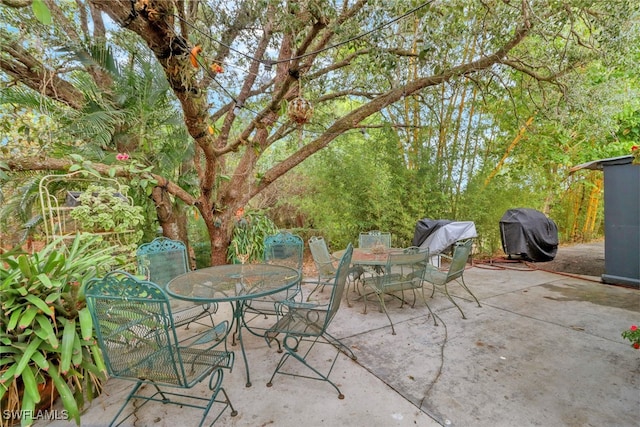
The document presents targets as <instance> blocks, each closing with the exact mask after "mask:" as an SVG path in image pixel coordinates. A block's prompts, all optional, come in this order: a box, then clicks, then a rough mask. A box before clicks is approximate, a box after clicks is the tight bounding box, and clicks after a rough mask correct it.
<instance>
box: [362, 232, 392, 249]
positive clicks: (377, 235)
mask: <svg viewBox="0 0 640 427" xmlns="http://www.w3.org/2000/svg"><path fill="white" fill-rule="evenodd" d="M358 246H359V247H361V248H364V249H368V248H372V247H374V246H384V247H385V248H390V247H391V233H383V232H381V231H378V230H371V231H367V232H365V233H360V237H359V238H358Z"/></svg>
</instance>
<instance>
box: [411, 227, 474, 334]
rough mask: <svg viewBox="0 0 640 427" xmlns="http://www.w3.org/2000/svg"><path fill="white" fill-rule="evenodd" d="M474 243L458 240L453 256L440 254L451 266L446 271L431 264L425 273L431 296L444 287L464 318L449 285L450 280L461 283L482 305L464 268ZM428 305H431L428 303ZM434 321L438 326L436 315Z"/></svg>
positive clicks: (444, 290) (445, 292) (469, 240)
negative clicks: (468, 282)
mask: <svg viewBox="0 0 640 427" xmlns="http://www.w3.org/2000/svg"><path fill="white" fill-rule="evenodd" d="M472 243H473V242H472V240H471V239H468V240H464V241H459V242H456V243H455V244H454V245H453V256H452V257H448V256H446V255H440V256H441V257H442V259H443V260H448V261H449V262H450V264H449V268H448V269H447V270H446V271H441V270H439V269H438V268H436V267H434V266H433V265H431V264H429V265H427V269H426V271H425V275H424V280H425V282H429V283H431V285H432V289H431V298H433V295H434V293H435V291H436V288H440V289H442V290H443V292H444V294H445V295H446V296H447V298H449V301H451V302H452V303H453V305H455V306H456V307H457V308H458V310H459V311H460V314H462V318H463V319H466V317H465V315H464V312H463V311H462V308H460V306H459V305H458V304H457V303H456V302H455V300H454V299H453V298H452V297H451V294H450V293H449V289H448V286H447V285H448V283H449V282H452V281H456V282H457V283H458V284H460V286H462V288H463V289H464V290H465V291H467V292H468V293H469V295H471V296H472V297H473V299H474V300H475V301H476V303H477V304H478V307H481V305H480V302H479V301H478V298H476V296H475V295H474V294H473V292H471V290H470V289H469V287H468V286H467V284H466V283H465V282H464V270H465V267H466V264H467V261H468V259H469V255H470V254H471V246H472ZM427 307H429V306H428V305H427ZM429 311H431V308H429ZM431 314H432V315H433V312H431ZM433 323H434V325H436V326H438V322H437V320H436V316H433Z"/></svg>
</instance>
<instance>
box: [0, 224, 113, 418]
mask: <svg viewBox="0 0 640 427" xmlns="http://www.w3.org/2000/svg"><path fill="white" fill-rule="evenodd" d="M100 240H101V239H100V238H99V237H97V236H88V235H77V236H76V237H75V239H74V240H73V241H72V242H70V244H69V246H68V247H67V246H65V245H64V244H63V239H62V238H60V239H57V240H55V241H53V242H51V243H50V244H48V245H47V246H46V247H44V248H43V249H42V250H40V251H38V252H35V253H33V254H28V253H25V252H22V251H21V250H16V251H11V252H5V253H3V254H0V304H1V305H2V310H0V324H2V325H3V328H2V330H0V353H1V354H2V358H0V399H2V397H6V401H7V402H14V404H16V405H17V406H16V407H5V406H4V405H3V409H7V410H16V409H21V410H22V411H26V412H23V413H25V414H27V417H29V416H30V415H32V414H33V412H30V411H33V410H34V408H35V405H36V403H38V402H39V401H40V395H39V393H38V385H39V384H43V383H44V382H45V381H46V380H47V379H48V378H50V379H52V380H53V382H54V385H55V388H56V389H57V391H58V392H59V394H60V397H61V400H62V404H63V406H64V409H65V410H67V411H68V413H69V416H70V418H71V419H74V420H75V421H76V423H77V424H78V425H79V424H80V411H81V410H82V408H83V406H84V403H85V399H89V400H92V399H93V398H94V397H95V396H97V395H99V394H100V392H101V387H102V383H103V382H104V381H106V368H105V365H104V361H103V359H102V353H101V351H100V349H99V348H98V346H97V344H96V341H95V339H94V337H93V326H92V321H91V315H90V313H89V311H88V309H87V307H86V305H85V300H84V288H85V286H86V284H87V283H88V281H89V280H90V279H92V278H93V277H96V276H97V275H100V274H104V273H106V272H107V271H108V270H110V269H111V268H112V266H113V263H114V260H113V258H112V256H111V253H112V251H113V249H114V248H111V247H106V248H105V247H103V246H102V245H100V244H99V242H100ZM18 389H22V390H24V395H23V397H22V398H20V397H19V396H17V395H13V394H14V393H17V390H18ZM29 421H30V420H29V419H26V420H25V422H27V423H28V422H29Z"/></svg>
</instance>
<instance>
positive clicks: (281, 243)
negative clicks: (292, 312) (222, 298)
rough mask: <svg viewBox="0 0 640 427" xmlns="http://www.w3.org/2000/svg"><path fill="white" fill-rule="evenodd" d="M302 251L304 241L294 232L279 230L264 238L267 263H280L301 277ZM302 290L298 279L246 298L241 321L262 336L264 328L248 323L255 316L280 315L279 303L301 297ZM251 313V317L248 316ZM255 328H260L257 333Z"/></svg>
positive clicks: (265, 260) (247, 327) (252, 331)
mask: <svg viewBox="0 0 640 427" xmlns="http://www.w3.org/2000/svg"><path fill="white" fill-rule="evenodd" d="M303 253H304V241H303V240H302V238H301V237H300V236H298V235H296V234H292V233H290V232H288V231H280V232H278V233H276V234H274V235H270V236H266V237H265V238H264V257H263V260H264V262H265V263H267V264H276V265H282V266H285V267H290V268H293V269H294V270H296V271H298V272H299V273H301V274H300V277H301V278H302V259H303ZM301 295H302V290H301V287H300V281H298V283H296V284H295V285H294V286H293V287H291V288H289V289H287V290H286V291H283V292H277V293H275V294H271V295H267V296H265V297H263V298H255V299H251V300H248V301H247V302H246V304H245V306H244V312H243V316H242V321H243V324H244V326H245V327H246V329H247V330H249V332H251V333H253V334H254V335H258V336H262V335H263V333H264V330H265V328H261V327H258V326H257V325H256V323H255V322H254V323H252V324H251V325H249V323H250V322H252V320H254V319H256V318H257V317H263V318H265V317H268V316H278V315H280V314H281V313H280V311H281V310H280V307H281V305H280V303H281V302H282V301H284V300H287V301H291V300H295V299H301ZM251 315H253V316H252V317H249V316H251ZM256 330H260V331H261V332H260V333H257V332H256Z"/></svg>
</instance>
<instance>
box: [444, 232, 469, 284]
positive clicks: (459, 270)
mask: <svg viewBox="0 0 640 427" xmlns="http://www.w3.org/2000/svg"><path fill="white" fill-rule="evenodd" d="M472 244H473V241H472V240H471V239H468V240H464V241H459V242H456V243H454V245H453V257H452V258H451V265H449V271H448V272H447V279H446V281H447V282H449V281H450V280H454V279H457V278H458V277H460V276H462V274H463V273H464V269H465V267H466V265H467V260H468V259H469V255H470V254H471V245H472Z"/></svg>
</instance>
